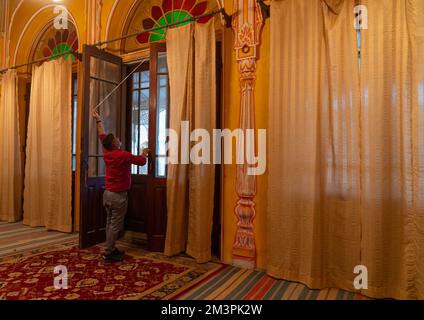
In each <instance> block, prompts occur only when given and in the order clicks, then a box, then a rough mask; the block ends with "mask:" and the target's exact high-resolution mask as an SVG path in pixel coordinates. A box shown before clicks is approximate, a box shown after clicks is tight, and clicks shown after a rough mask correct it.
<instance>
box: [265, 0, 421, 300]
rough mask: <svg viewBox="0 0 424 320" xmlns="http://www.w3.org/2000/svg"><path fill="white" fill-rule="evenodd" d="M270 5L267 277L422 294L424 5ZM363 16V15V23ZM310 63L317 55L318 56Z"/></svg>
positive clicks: (388, 1) (394, 294) (397, 0)
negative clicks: (363, 279) (362, 282)
mask: <svg viewBox="0 0 424 320" xmlns="http://www.w3.org/2000/svg"><path fill="white" fill-rule="evenodd" d="M361 4H363V5H365V6H366V8H367V11H368V29H365V30H361V59H360V70H361V71H360V73H359V72H358V65H359V59H358V56H357V39H356V30H355V29H354V28H353V8H354V6H355V1H354V0H346V1H344V5H343V7H342V9H341V11H340V13H339V14H338V15H334V10H331V8H329V7H328V6H327V4H326V3H321V5H320V2H319V1H310V0H307V1H306V0H305V1H302V0H300V1H299V0H296V1H290V0H285V1H282V2H278V1H277V2H273V3H272V7H271V9H272V11H271V13H272V16H271V70H283V72H282V73H281V74H279V73H271V81H270V83H271V87H270V106H269V107H270V110H269V115H270V117H269V127H270V128H269V136H270V148H269V149H270V150H271V151H270V156H269V159H270V160H269V181H268V183H269V190H268V199H269V200H268V201H269V207H268V216H267V218H268V220H267V233H268V248H269V251H268V266H267V270H268V272H269V273H270V274H271V275H273V276H276V277H280V278H285V279H288V280H294V281H301V282H303V283H306V284H307V285H308V286H310V287H313V288H323V287H339V288H342V289H348V290H354V289H355V288H353V281H354V278H355V277H356V274H354V267H355V266H356V265H363V266H365V267H367V269H368V289H364V290H362V291H361V292H362V294H364V295H367V296H371V297H375V298H387V297H391V298H400V299H404V298H418V299H422V298H423V297H424V296H423V294H424V253H423V251H422V248H423V247H424V141H423V140H424V38H423V36H424V32H423V26H424V4H423V2H422V1H417V0H381V1H371V0H369V1H365V0H363V1H361ZM363 18H365V17H363ZM311 53H313V54H311Z"/></svg>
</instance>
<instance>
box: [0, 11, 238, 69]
mask: <svg viewBox="0 0 424 320" xmlns="http://www.w3.org/2000/svg"><path fill="white" fill-rule="evenodd" d="M218 13H221V14H222V15H223V17H224V20H225V22H226V26H227V27H230V26H231V19H232V17H231V16H229V15H228V14H227V13H226V12H225V9H224V8H221V9H218V10H214V11H212V12H209V13H204V14H201V15H198V16H194V17H189V18H187V19H184V20H182V21H178V22H173V23H169V24H166V25H164V26H159V27H155V28H151V29H146V30H143V31H142V32H137V33H132V34H128V35H125V36H122V37H119V38H114V39H111V40H108V41H102V42H98V43H95V44H93V45H92V46H95V47H99V46H102V45H105V44H108V43H111V42H115V41H119V40H124V39H127V38H131V37H136V36H139V35H141V34H144V33H147V32H153V31H157V30H162V29H165V28H170V27H174V26H177V25H180V24H183V23H186V22H194V21H196V20H199V19H201V18H206V17H211V16H215V15H217V14H218ZM67 54H72V55H73V56H74V57H76V58H77V59H78V60H80V61H81V60H82V54H81V53H79V52H76V51H72V50H70V51H67V52H63V53H60V54H56V55H52V56H49V57H45V58H42V59H38V60H34V61H30V62H28V63H24V64H20V65H17V66H13V67H8V68H6V69H3V70H0V74H2V73H5V72H7V71H8V70H14V69H18V68H22V67H26V66H29V65H32V64H36V63H40V62H44V61H47V60H51V59H54V58H59V57H62V56H65V55H67Z"/></svg>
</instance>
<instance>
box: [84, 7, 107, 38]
mask: <svg viewBox="0 0 424 320" xmlns="http://www.w3.org/2000/svg"><path fill="white" fill-rule="evenodd" d="M85 5H86V11H85V12H86V26H87V33H86V43H87V44H93V43H97V42H100V41H101V34H102V9H103V1H102V0H86V2H85Z"/></svg>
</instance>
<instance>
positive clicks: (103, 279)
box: [0, 246, 219, 300]
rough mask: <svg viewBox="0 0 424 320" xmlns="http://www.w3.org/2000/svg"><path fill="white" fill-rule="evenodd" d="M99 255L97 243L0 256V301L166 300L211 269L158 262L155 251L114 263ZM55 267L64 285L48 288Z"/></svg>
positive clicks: (51, 281)
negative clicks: (64, 272) (61, 273)
mask: <svg viewBox="0 0 424 320" xmlns="http://www.w3.org/2000/svg"><path fill="white" fill-rule="evenodd" d="M101 257H102V249H101V248H100V247H93V248H91V249H88V250H80V249H78V248H77V247H74V246H73V247H72V248H64V249H62V250H57V251H48V252H41V253H40V252H38V253H37V254H36V255H31V254H30V255H29V256H27V257H25V256H22V255H21V256H19V257H17V258H15V259H9V260H5V261H1V260H0V300H29V299H31V300H34V299H43V300H44V299H47V300H72V299H79V300H119V299H166V298H167V296H171V295H172V294H173V293H175V292H176V291H178V290H181V289H182V288H183V287H185V286H186V285H189V284H190V283H191V282H193V281H197V278H199V277H202V276H204V275H205V274H206V273H208V271H211V270H207V269H205V268H202V267H201V268H200V269H199V267H198V266H197V267H196V266H194V265H190V264H188V265H183V264H181V263H180V261H179V262H178V263H176V262H172V261H170V260H168V261H166V260H165V261H161V260H159V259H156V258H155V257H157V254H156V256H155V255H152V257H150V256H146V255H141V256H140V257H137V256H134V255H126V256H125V259H124V261H123V262H120V263H105V262H104V261H103V260H102V258H101ZM177 261H178V260H177ZM59 265H63V266H66V267H67V270H68V289H55V287H54V278H55V277H56V276H57V274H54V268H55V267H56V266H59ZM216 267H219V265H216V264H214V266H213V267H210V268H209V269H215V268H216Z"/></svg>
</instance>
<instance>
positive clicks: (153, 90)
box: [126, 44, 169, 251]
mask: <svg viewBox="0 0 424 320" xmlns="http://www.w3.org/2000/svg"><path fill="white" fill-rule="evenodd" d="M131 71H134V73H133V75H132V76H131V78H130V79H129V81H128V89H127V91H128V94H127V101H128V103H127V142H128V143H127V151H129V152H131V153H134V154H137V153H138V152H141V150H142V149H143V148H146V147H148V148H149V149H150V150H151V154H150V157H149V159H148V165H147V166H145V167H135V166H134V167H133V168H132V169H131V170H132V189H131V191H130V193H129V208H128V213H127V217H126V229H127V230H130V231H136V232H141V233H146V234H147V237H148V244H147V245H148V249H149V250H151V251H163V249H164V245H165V233H166V220H167V210H166V156H167V155H166V129H167V128H168V127H169V76H168V67H167V62H166V47H165V45H164V44H152V46H151V51H150V61H149V62H148V63H145V64H143V65H142V66H141V67H138V69H137V70H134V69H131Z"/></svg>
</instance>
